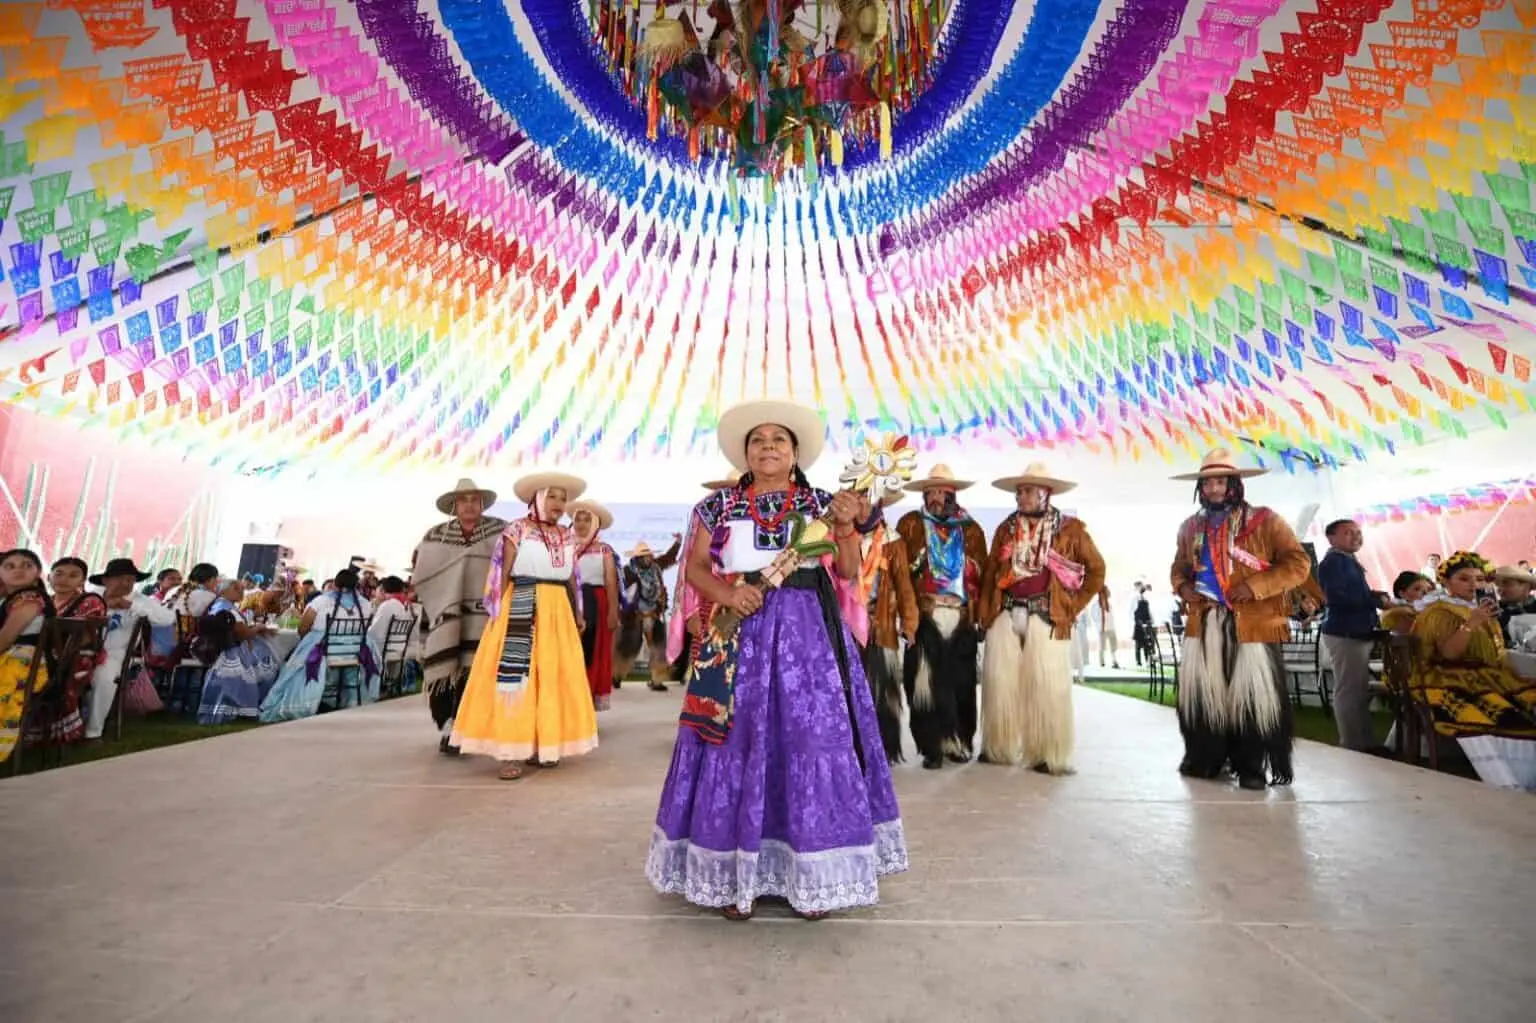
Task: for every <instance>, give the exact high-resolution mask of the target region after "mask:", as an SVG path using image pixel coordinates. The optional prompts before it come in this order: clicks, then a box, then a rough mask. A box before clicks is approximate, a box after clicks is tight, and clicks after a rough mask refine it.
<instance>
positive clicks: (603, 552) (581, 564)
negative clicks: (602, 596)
mask: <svg viewBox="0 0 1536 1023" xmlns="http://www.w3.org/2000/svg"><path fill="white" fill-rule="evenodd" d="M611 557H613V548H612V547H609V546H608V545H607V544H606V543H604V542H603V541H601V540H592V541H589V542H588V543H586V544H584V545H582V547H581V550H580V551H579V553H578V555H577V558H576V574H577V576H578V577H579V578H580V579H581V581H582V583H583V584H584V585H587V586H601V585H603V582H604V580H606V579H607V578H608V559H609V558H611Z"/></svg>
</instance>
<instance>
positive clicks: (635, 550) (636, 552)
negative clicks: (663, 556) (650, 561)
mask: <svg viewBox="0 0 1536 1023" xmlns="http://www.w3.org/2000/svg"><path fill="white" fill-rule="evenodd" d="M624 556H625V557H626V558H654V557H655V556H656V553H655V552H654V551H652V550H651V545H650V544H648V543H646V542H645V541H644V540H641V541H640V542H639V543H637V544H635V545H634V546H633V547H631V548H630V549H629V553H628V554H626V555H624Z"/></svg>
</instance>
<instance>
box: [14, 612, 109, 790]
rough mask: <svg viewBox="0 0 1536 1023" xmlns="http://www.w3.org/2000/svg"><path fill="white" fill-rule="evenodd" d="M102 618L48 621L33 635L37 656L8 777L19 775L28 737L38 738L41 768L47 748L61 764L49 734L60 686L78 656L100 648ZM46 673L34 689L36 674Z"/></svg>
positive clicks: (57, 745) (30, 672)
mask: <svg viewBox="0 0 1536 1023" xmlns="http://www.w3.org/2000/svg"><path fill="white" fill-rule="evenodd" d="M106 627H107V620H106V619H105V618H50V619H48V620H47V621H45V622H44V623H43V628H42V631H40V632H39V633H38V635H37V654H36V656H34V657H33V658H32V667H31V669H30V670H28V672H27V679H26V682H25V683H24V686H23V688H22V695H21V721H20V726H19V728H18V730H17V733H16V745H15V747H14V748H13V749H12V750H11V774H12V775H13V776H14V775H18V774H20V773H21V757H22V751H23V750H25V749H26V747H27V746H28V745H29V743H30V737H31V734H34V733H35V734H37V735H40V736H41V738H40V739H39V740H38V741H37V742H36V743H34V745H38V746H41V747H42V749H43V760H44V765H43V766H47V765H46V761H47V751H48V749H49V747H53V748H54V749H56V750H58V753H59V757H58V761H57V762H58V763H63V762H64V752H63V746H62V744H60V743H57V742H55V741H54V740H53V738H52V737H51V735H50V732H51V731H52V728H51V725H52V723H53V719H54V717H55V716H56V715H57V714H58V708H59V705H60V703H61V702H62V696H63V693H64V687H65V686H67V685H69V683H70V680H71V679H72V678H73V677H74V674H75V665H76V664H78V663H79V660H80V656H81V655H82V654H89V653H90V652H91V651H93V650H100V649H101V637H102V634H103V632H104V631H105V630H106ZM45 670H46V671H47V673H48V677H47V678H46V679H45V680H44V681H43V685H42V688H40V689H38V690H37V691H36V692H34V691H33V689H34V687H36V686H37V678H38V672H40V671H45Z"/></svg>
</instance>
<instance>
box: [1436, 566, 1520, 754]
mask: <svg viewBox="0 0 1536 1023" xmlns="http://www.w3.org/2000/svg"><path fill="white" fill-rule="evenodd" d="M1439 571H1440V583H1441V585H1442V586H1443V587H1444V590H1443V592H1439V593H1435V594H1432V595H1430V596H1429V597H1427V598H1426V599H1425V600H1424V601H1423V602H1422V603H1421V605H1420V608H1419V613H1418V616H1417V617H1416V618H1415V619H1414V622H1413V630H1412V635H1413V638H1414V642H1415V646H1416V647H1417V653H1418V658H1417V663H1416V665H1415V668H1414V673H1413V680H1412V683H1411V684H1412V686H1413V687H1414V689H1415V690H1417V692H1418V695H1419V698H1420V699H1421V700H1422V701H1423V702H1424V704H1425V705H1426V706H1428V708H1429V710H1430V712H1431V713H1432V715H1433V717H1434V724H1435V730H1436V731H1438V732H1439V733H1440V734H1442V735H1454V736H1464V735H1479V734H1487V733H1491V732H1494V731H1498V732H1501V733H1503V734H1505V735H1515V736H1520V737H1529V738H1536V681H1533V680H1530V679H1523V678H1521V677H1519V676H1518V675H1516V674H1515V673H1514V672H1513V671H1511V670H1510V668H1509V667H1508V666H1507V665H1506V663H1505V661H1504V634H1503V632H1502V630H1501V629H1500V628H1499V606H1498V604H1497V602H1495V601H1494V600H1493V598H1492V596H1491V594H1490V593H1489V592H1488V591H1486V590H1485V588H1484V587H1485V584H1486V581H1487V578H1488V576H1489V575H1490V574H1491V573H1492V571H1493V566H1492V565H1491V564H1489V563H1488V562H1487V561H1486V560H1485V559H1483V558H1482V557H1481V556H1479V555H1478V554H1477V553H1475V552H1472V551H1457V552H1456V553H1455V554H1452V555H1451V556H1450V557H1449V558H1446V559H1445V560H1444V561H1442V562H1441V563H1440V569H1439Z"/></svg>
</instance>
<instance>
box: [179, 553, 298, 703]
mask: <svg viewBox="0 0 1536 1023" xmlns="http://www.w3.org/2000/svg"><path fill="white" fill-rule="evenodd" d="M244 591H245V587H244V584H243V583H241V582H240V581H239V580H237V579H225V580H223V581H222V582H221V583H220V584H219V590H218V596H217V597H216V598H215V599H214V601H213V603H212V604H211V605H210V606H209V608H208V613H207V614H205V615H204V616H203V620H202V623H201V624H200V625H199V626H198V634H197V640H198V641H197V645H196V650H195V652H196V654H197V656H198V657H200V658H201V659H202V661H203V663H205V664H207V665H208V672H207V674H206V675H205V676H204V680H203V693H202V699H201V700H200V701H199V703H198V709H197V723H198V724H200V725H222V724H227V723H228V722H230V721H233V720H235V719H236V718H243V717H244V718H253V717H256V715H257V713H258V712H259V710H260V708H261V701H262V698H263V697H265V696H266V695H267V690H268V689H270V688H271V686H272V683H273V682H275V681H276V680H277V672H278V669H279V667H280V665H279V664H278V663H277V661H276V659H274V658H273V656H272V651H271V649H270V648H269V647H268V646H267V644H266V643H264V642H261V639H262V637H263V636H264V635H266V633H267V631H268V630H267V629H265V628H262V627H261V626H256V625H251V624H248V623H247V621H246V619H245V617H244V616H243V615H242V614H241V611H240V605H241V601H242V600H243V599H244V597H245V592H244Z"/></svg>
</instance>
